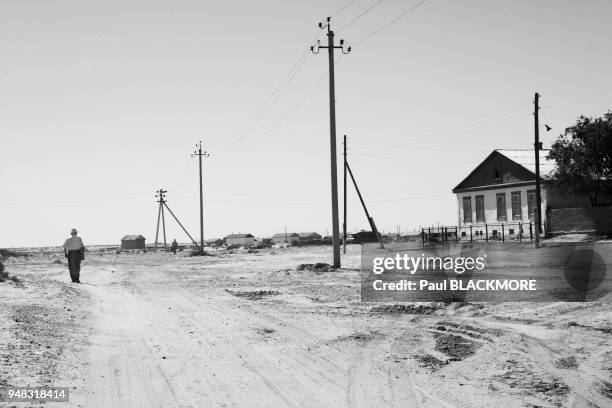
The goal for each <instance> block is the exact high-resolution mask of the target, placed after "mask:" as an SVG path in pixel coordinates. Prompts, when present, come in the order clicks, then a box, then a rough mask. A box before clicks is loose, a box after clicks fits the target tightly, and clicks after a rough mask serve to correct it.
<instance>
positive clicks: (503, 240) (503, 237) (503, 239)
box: [502, 222, 506, 242]
mask: <svg viewBox="0 0 612 408" xmlns="http://www.w3.org/2000/svg"><path fill="white" fill-rule="evenodd" d="M502 242H506V236H505V234H504V223H503V222H502Z"/></svg>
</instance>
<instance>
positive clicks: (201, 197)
mask: <svg viewBox="0 0 612 408" xmlns="http://www.w3.org/2000/svg"><path fill="white" fill-rule="evenodd" d="M196 147H197V148H198V150H196V151H195V152H193V154H192V155H191V156H192V157H194V156H198V159H199V162H200V251H201V252H202V253H204V195H203V190H202V156H204V157H209V154H208V153H207V152H206V151H204V152H203V151H202V141H201V140H200V143H198V144H196Z"/></svg>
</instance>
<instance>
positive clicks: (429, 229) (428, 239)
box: [427, 227, 431, 242]
mask: <svg viewBox="0 0 612 408" xmlns="http://www.w3.org/2000/svg"><path fill="white" fill-rule="evenodd" d="M427 231H429V233H428V234H427V241H429V242H431V227H429V228H428V229H427Z"/></svg>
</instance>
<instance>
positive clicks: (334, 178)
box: [310, 17, 351, 268]
mask: <svg viewBox="0 0 612 408" xmlns="http://www.w3.org/2000/svg"><path fill="white" fill-rule="evenodd" d="M325 27H327V46H321V45H320V42H319V41H317V46H316V51H315V47H314V46H313V47H310V50H311V51H312V52H313V53H314V54H318V53H319V48H327V50H328V56H329V145H330V152H331V195H332V244H333V248H334V251H333V252H334V268H340V228H339V222H338V168H337V163H336V161H337V157H336V95H335V83H334V81H335V79H334V49H335V48H339V49H341V50H342V53H344V54H348V53H349V52H350V51H351V47H348V48H347V49H346V52H345V50H344V40H340V45H339V46H336V45H334V32H333V31H332V30H331V25H330V17H327V24H326V25H325ZM319 28H323V24H322V23H319Z"/></svg>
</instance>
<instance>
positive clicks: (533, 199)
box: [527, 190, 536, 219]
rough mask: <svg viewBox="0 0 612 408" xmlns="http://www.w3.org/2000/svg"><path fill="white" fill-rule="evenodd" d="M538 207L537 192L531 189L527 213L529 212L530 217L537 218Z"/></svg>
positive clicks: (528, 196)
mask: <svg viewBox="0 0 612 408" xmlns="http://www.w3.org/2000/svg"><path fill="white" fill-rule="evenodd" d="M535 208H536V192H535V190H529V191H527V213H528V214H529V218H531V219H534V218H535V214H534V211H535Z"/></svg>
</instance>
